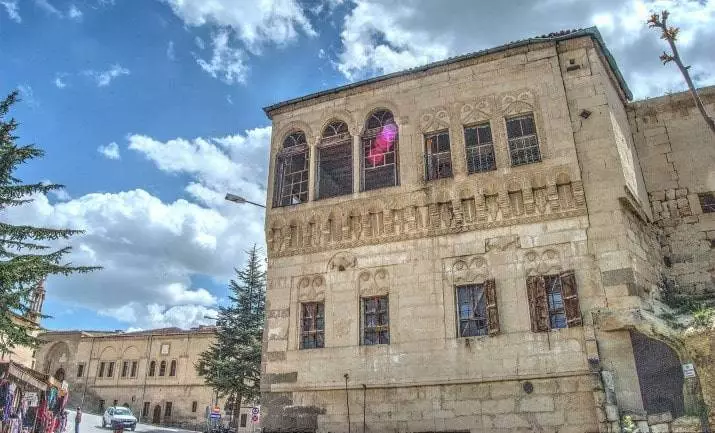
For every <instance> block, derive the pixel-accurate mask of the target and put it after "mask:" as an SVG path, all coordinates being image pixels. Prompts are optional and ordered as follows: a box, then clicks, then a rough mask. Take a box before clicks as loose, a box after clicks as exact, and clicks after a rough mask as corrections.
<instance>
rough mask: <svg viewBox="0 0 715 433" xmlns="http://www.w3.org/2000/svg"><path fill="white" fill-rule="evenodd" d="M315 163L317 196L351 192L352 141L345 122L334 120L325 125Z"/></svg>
mask: <svg viewBox="0 0 715 433" xmlns="http://www.w3.org/2000/svg"><path fill="white" fill-rule="evenodd" d="M317 163H318V176H317V198H327V197H335V196H339V195H345V194H352V192H353V142H352V138H351V137H350V133H349V132H348V125H347V124H346V123H345V122H342V121H335V122H331V123H330V124H328V126H326V127H325V130H323V134H322V135H321V138H320V145H319V146H318V161H317Z"/></svg>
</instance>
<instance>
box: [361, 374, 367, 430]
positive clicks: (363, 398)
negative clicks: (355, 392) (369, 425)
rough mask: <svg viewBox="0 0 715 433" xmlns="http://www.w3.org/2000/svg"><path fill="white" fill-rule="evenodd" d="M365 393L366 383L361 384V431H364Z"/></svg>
mask: <svg viewBox="0 0 715 433" xmlns="http://www.w3.org/2000/svg"><path fill="white" fill-rule="evenodd" d="M366 395H367V385H365V384H364V383H363V384H362V433H365V426H366V423H365V412H366V410H365V396H366Z"/></svg>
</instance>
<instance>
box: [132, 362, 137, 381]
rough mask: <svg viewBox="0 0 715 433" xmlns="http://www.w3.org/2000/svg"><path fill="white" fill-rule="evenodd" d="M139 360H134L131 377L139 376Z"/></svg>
mask: <svg viewBox="0 0 715 433" xmlns="http://www.w3.org/2000/svg"><path fill="white" fill-rule="evenodd" d="M137 365H138V363H137V361H132V371H131V377H137Z"/></svg>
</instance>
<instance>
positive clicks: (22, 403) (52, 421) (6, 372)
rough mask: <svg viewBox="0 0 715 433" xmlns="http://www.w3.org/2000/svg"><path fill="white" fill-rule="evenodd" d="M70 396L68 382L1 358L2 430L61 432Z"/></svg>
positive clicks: (14, 432) (41, 432)
mask: <svg viewBox="0 0 715 433" xmlns="http://www.w3.org/2000/svg"><path fill="white" fill-rule="evenodd" d="M68 398H69V391H68V389H67V385H66V382H59V381H57V380H55V379H53V378H52V377H49V376H47V375H46V374H42V373H40V372H38V371H35V370H33V369H31V368H27V367H25V366H23V365H20V364H17V363H15V362H13V361H6V362H0V433H30V432H33V433H51V432H53V433H54V432H56V433H60V432H61V430H60V429H58V426H59V425H60V421H59V420H60V418H61V414H62V413H63V412H64V406H65V405H66V402H67V399H68Z"/></svg>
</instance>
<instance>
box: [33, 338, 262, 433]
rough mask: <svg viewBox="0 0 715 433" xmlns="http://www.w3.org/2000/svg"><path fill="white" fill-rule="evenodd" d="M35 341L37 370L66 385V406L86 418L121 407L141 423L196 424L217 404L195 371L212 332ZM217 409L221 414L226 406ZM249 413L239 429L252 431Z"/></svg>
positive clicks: (243, 416)
mask: <svg viewBox="0 0 715 433" xmlns="http://www.w3.org/2000/svg"><path fill="white" fill-rule="evenodd" d="M40 337H41V338H42V340H43V341H44V344H43V345H42V347H40V348H39V349H38V350H37V368H38V370H41V371H42V372H44V373H46V374H50V375H53V376H54V377H56V378H57V379H60V380H62V379H64V380H66V381H67V382H68V384H69V387H70V405H71V406H82V407H83V409H84V410H85V411H87V412H94V413H101V412H103V411H104V409H105V408H107V407H110V406H114V405H123V406H127V407H130V408H131V409H132V411H133V412H134V414H135V415H137V417H138V418H139V417H140V418H141V421H142V422H147V423H154V424H182V423H190V424H191V423H193V424H199V423H202V422H204V421H205V420H206V417H207V412H206V411H207V410H208V408H209V407H213V405H214V404H215V402H216V396H215V393H214V391H213V390H212V388H211V387H209V386H207V385H206V384H205V383H204V380H203V378H202V377H200V376H198V374H197V373H196V370H195V368H194V363H195V362H196V361H197V360H198V357H199V354H200V353H201V352H203V351H205V350H206V349H208V347H209V346H210V345H211V343H212V342H213V340H214V338H215V328H214V327H208V326H202V327H199V328H193V329H190V330H181V329H178V328H164V329H153V330H147V331H139V332H121V331H117V332H102V331H49V332H46V333H43V334H42V335H41V336H40ZM219 403H220V404H219V406H220V407H221V409H222V412H224V409H225V407H226V403H225V401H223V399H222V401H220V402H219ZM249 413H250V408H242V410H241V413H240V414H239V415H238V416H239V425H241V424H242V427H246V428H249V427H251V425H250V421H249V420H250V415H249ZM224 414H225V412H224ZM240 431H246V430H245V429H239V432H240ZM248 431H250V430H248Z"/></svg>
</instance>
